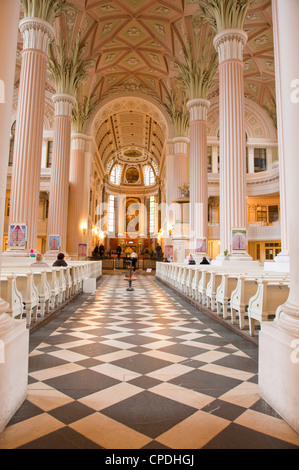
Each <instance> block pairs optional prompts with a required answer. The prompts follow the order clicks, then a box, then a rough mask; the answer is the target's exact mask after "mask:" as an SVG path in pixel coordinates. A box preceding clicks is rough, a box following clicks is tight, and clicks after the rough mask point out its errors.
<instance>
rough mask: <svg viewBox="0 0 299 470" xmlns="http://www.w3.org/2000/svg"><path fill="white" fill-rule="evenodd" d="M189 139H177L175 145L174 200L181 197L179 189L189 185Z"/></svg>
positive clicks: (174, 140) (174, 141)
mask: <svg viewBox="0 0 299 470" xmlns="http://www.w3.org/2000/svg"><path fill="white" fill-rule="evenodd" d="M188 143H189V139H187V138H186V137H175V138H174V139H173V144H174V160H173V180H172V182H171V184H172V186H173V191H174V196H175V197H174V199H178V197H179V189H178V188H179V187H181V186H183V184H188V183H189V176H188V161H187V151H188V149H187V147H188Z"/></svg>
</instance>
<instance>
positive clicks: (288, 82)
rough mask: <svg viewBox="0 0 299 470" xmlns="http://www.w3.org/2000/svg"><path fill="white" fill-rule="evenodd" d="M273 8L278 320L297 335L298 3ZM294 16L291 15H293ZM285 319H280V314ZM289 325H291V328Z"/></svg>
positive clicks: (290, 1)
mask: <svg viewBox="0 0 299 470" xmlns="http://www.w3.org/2000/svg"><path fill="white" fill-rule="evenodd" d="M273 9H274V11H275V13H276V15H277V18H276V20H277V21H276V25H275V27H276V32H275V33H276V34H277V37H278V40H279V46H280V47H279V50H278V51H277V54H278V60H279V63H280V67H279V70H278V72H279V75H280V87H281V101H280V107H279V111H280V112H281V115H280V116H279V124H280V125H283V133H281V129H280V132H279V135H280V137H282V142H281V144H282V145H283V149H284V160H285V164H284V168H285V180H286V182H287V184H286V193H285V194H286V210H287V214H288V219H287V220H288V232H289V253H290V273H291V274H290V278H291V282H290V296H289V299H288V301H287V303H286V305H285V307H284V312H285V313H284V314H282V315H281V317H280V323H281V324H284V323H286V325H287V324H288V321H289V322H290V325H289V326H286V328H290V329H292V330H293V333H294V334H296V335H297V336H298V337H299V257H298V233H299V217H298V201H299V184H298V181H299V170H298V149H299V133H298V122H299V98H298V97H299V92H298V90H299V59H298V54H297V51H296V46H295V45H296V44H297V41H299V32H298V28H297V25H296V22H297V19H298V15H299V5H298V2H297V1H295V0H288V1H287V2H282V1H281V0H276V1H275V2H274V4H273ZM294 15H295V16H294ZM285 315H287V318H286V319H284V316H285ZM292 325H293V327H292Z"/></svg>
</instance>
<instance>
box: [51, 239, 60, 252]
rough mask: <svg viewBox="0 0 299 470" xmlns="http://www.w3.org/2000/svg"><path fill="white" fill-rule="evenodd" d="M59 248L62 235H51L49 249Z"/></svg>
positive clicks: (57, 249) (55, 249)
mask: <svg viewBox="0 0 299 470" xmlns="http://www.w3.org/2000/svg"><path fill="white" fill-rule="evenodd" d="M59 249H60V235H50V236H49V250H50V251H59Z"/></svg>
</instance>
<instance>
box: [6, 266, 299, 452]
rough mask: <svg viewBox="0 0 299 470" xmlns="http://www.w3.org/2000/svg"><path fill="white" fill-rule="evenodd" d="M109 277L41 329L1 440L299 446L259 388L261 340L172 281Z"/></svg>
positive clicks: (19, 444)
mask: <svg viewBox="0 0 299 470" xmlns="http://www.w3.org/2000/svg"><path fill="white" fill-rule="evenodd" d="M134 287H135V290H134V292H127V290H126V288H127V283H126V282H125V281H124V280H123V277H122V276H118V275H110V276H104V278H103V280H102V281H101V283H100V286H99V288H98V290H97V293H96V295H95V296H87V295H85V296H82V297H81V298H79V299H77V300H76V301H75V302H73V303H72V304H70V305H69V306H67V307H66V308H65V309H64V310H63V311H62V312H61V314H60V315H59V317H57V318H56V319H54V320H53V321H52V322H51V323H50V324H48V325H45V326H43V327H42V328H41V329H40V330H38V331H36V332H35V333H33V334H32V335H31V337H30V342H31V353H30V361H29V386H28V397H27V400H26V402H25V403H24V404H23V405H22V407H21V408H20V410H19V411H18V412H17V414H16V415H15V416H14V418H13V419H12V420H11V422H10V423H9V425H8V426H7V428H6V429H5V430H4V432H3V433H2V434H1V435H0V448H2V449H3V448H28V449H29V448H31V449H38V448H43V449H47V448H48V449H49V448H52V449H54V448H56V449H58V448H65V449H75V448H77V449H92V448H102V449H200V448H213V449H217V448H220V449H221V448H234V449H238V448H241V449H246V448H264V449H265V448H295V447H296V446H298V445H299V438H298V435H297V434H296V433H295V432H294V431H292V430H291V429H290V428H289V426H288V425H287V424H286V423H285V422H284V421H283V420H281V419H280V417H279V416H277V415H276V414H275V413H274V412H273V410H271V409H270V408H269V407H268V406H267V405H266V404H265V402H263V400H261V399H260V397H259V395H258V393H257V347H256V346H255V345H253V344H252V343H250V342H248V341H246V340H245V339H244V338H242V337H240V336H238V335H236V334H235V333H234V332H233V331H231V330H228V329H226V328H225V327H224V326H223V325H220V324H218V323H215V322H214V321H213V320H212V319H211V318H209V317H206V316H205V315H204V314H202V313H201V312H199V311H198V310H196V308H195V307H193V306H191V305H190V304H188V303H186V302H185V301H184V300H182V299H180V298H179V297H177V296H176V295H175V294H173V293H172V292H171V291H170V290H168V289H167V288H164V287H162V285H161V284H159V283H158V282H157V281H156V280H155V278H154V277H153V276H149V277H147V276H146V275H140V276H138V280H137V282H136V283H135V284H134Z"/></svg>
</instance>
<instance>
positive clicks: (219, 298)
mask: <svg viewBox="0 0 299 470" xmlns="http://www.w3.org/2000/svg"><path fill="white" fill-rule="evenodd" d="M237 277H238V274H231V273H222V275H221V283H220V285H219V286H218V288H217V292H216V298H215V302H216V311H217V315H221V313H222V315H223V318H225V319H226V318H227V308H228V305H229V301H230V298H231V294H232V292H233V290H234V289H235V288H236V285H237Z"/></svg>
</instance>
